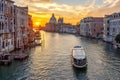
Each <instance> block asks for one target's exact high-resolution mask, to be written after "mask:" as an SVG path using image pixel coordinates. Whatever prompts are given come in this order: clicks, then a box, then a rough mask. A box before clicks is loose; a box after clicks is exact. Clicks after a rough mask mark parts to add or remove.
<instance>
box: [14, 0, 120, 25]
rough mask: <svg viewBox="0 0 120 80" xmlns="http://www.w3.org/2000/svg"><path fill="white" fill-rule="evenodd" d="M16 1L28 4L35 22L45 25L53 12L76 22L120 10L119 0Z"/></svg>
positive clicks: (69, 21) (24, 4)
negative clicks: (68, 1)
mask: <svg viewBox="0 0 120 80" xmlns="http://www.w3.org/2000/svg"><path fill="white" fill-rule="evenodd" d="M14 1H15V2H16V4H17V5H20V6H26V5H28V6H29V14H31V15H32V16H33V21H34V23H35V22H40V23H41V25H45V24H46V22H49V19H50V17H51V14H52V13H55V15H56V17H57V18H58V17H64V21H65V22H66V23H72V24H76V23H77V22H79V21H80V19H81V18H83V17H86V16H104V15H105V14H111V13H113V12H119V11H120V9H119V5H120V1H119V0H99V1H97V0H90V1H91V3H90V4H85V5H69V4H64V3H63V4H59V3H57V2H54V1H53V0H14ZM75 1H77V0H75ZM87 1H88V0H87ZM100 1H101V3H100ZM79 2H81V1H79Z"/></svg>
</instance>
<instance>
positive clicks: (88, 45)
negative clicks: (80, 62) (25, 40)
mask: <svg viewBox="0 0 120 80" xmlns="http://www.w3.org/2000/svg"><path fill="white" fill-rule="evenodd" d="M41 35H42V41H43V42H42V46H38V47H35V48H32V49H31V50H29V51H30V52H29V54H30V57H29V58H28V59H26V60H25V61H22V62H18V61H15V62H13V64H12V65H10V66H8V67H3V66H0V80H120V77H119V75H120V50H117V49H114V48H113V47H112V46H111V45H109V44H106V43H104V42H102V41H99V40H93V39H88V38H84V37H80V36H74V35H71V34H59V33H49V32H41ZM76 45H82V46H83V47H84V48H85V49H86V55H87V61H88V66H87V69H86V70H79V69H76V68H73V67H72V65H71V50H72V48H73V47H74V46H76Z"/></svg>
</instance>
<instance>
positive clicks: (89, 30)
mask: <svg viewBox="0 0 120 80" xmlns="http://www.w3.org/2000/svg"><path fill="white" fill-rule="evenodd" d="M80 35H82V36H88V37H92V38H102V37H103V18H100V17H86V18H84V19H82V20H81V22H80Z"/></svg>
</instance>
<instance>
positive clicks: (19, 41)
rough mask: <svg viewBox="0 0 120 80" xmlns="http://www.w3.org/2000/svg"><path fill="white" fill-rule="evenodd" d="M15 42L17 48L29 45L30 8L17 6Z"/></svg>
mask: <svg viewBox="0 0 120 80" xmlns="http://www.w3.org/2000/svg"><path fill="white" fill-rule="evenodd" d="M15 14H16V15H15V42H16V45H15V46H16V48H18V49H19V48H21V47H22V46H24V47H26V46H27V44H28V7H19V6H15Z"/></svg>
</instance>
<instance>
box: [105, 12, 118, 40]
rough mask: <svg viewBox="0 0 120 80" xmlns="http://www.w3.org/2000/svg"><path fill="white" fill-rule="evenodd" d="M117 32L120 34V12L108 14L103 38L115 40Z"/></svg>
mask: <svg viewBox="0 0 120 80" xmlns="http://www.w3.org/2000/svg"><path fill="white" fill-rule="evenodd" d="M117 34H120V13H113V14H111V15H106V16H105V18H104V36H103V39H104V40H105V41H107V42H114V41H115V37H116V35H117Z"/></svg>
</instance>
